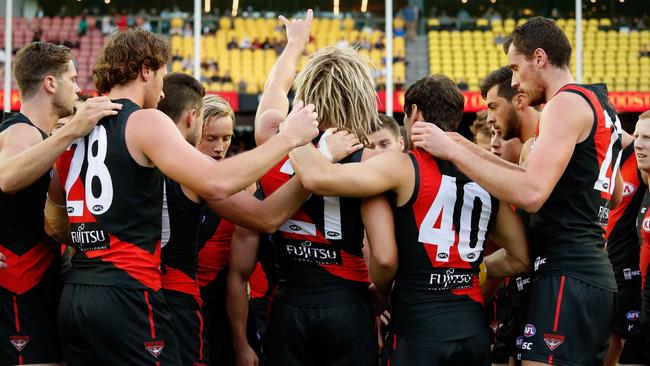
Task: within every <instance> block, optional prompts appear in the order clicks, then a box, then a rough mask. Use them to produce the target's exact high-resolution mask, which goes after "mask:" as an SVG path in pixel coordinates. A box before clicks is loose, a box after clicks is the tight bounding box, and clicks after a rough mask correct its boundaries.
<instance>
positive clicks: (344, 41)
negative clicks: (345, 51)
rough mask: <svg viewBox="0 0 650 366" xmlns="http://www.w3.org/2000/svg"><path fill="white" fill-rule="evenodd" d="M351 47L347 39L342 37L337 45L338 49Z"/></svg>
mask: <svg viewBox="0 0 650 366" xmlns="http://www.w3.org/2000/svg"><path fill="white" fill-rule="evenodd" d="M349 45H350V43H349V42H348V40H347V39H345V38H343V37H341V39H339V41H338V42H337V43H336V47H338V48H347V47H348V46H349Z"/></svg>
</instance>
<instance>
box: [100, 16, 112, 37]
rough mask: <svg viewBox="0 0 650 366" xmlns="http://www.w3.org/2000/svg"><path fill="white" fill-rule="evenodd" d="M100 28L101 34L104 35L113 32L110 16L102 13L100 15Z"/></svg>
mask: <svg viewBox="0 0 650 366" xmlns="http://www.w3.org/2000/svg"><path fill="white" fill-rule="evenodd" d="M101 30H102V35H104V36H105V35H108V34H111V33H113V31H114V30H115V27H114V26H113V24H112V23H111V17H109V16H108V15H104V16H103V17H102V29H101Z"/></svg>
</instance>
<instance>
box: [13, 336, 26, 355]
mask: <svg viewBox="0 0 650 366" xmlns="http://www.w3.org/2000/svg"><path fill="white" fill-rule="evenodd" d="M9 342H11V344H13V345H14V347H16V349H17V350H18V352H20V351H22V350H23V348H25V346H26V345H27V343H29V337H28V336H10V337H9Z"/></svg>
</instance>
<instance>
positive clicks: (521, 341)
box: [515, 336, 524, 348]
mask: <svg viewBox="0 0 650 366" xmlns="http://www.w3.org/2000/svg"><path fill="white" fill-rule="evenodd" d="M522 344H524V337H522V336H519V337H517V340H516V341H515V346H517V348H521V345H522Z"/></svg>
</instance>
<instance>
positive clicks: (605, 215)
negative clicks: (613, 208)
mask: <svg viewBox="0 0 650 366" xmlns="http://www.w3.org/2000/svg"><path fill="white" fill-rule="evenodd" d="M607 220H609V207H608V206H600V208H599V209H598V224H599V225H600V226H607Z"/></svg>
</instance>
